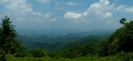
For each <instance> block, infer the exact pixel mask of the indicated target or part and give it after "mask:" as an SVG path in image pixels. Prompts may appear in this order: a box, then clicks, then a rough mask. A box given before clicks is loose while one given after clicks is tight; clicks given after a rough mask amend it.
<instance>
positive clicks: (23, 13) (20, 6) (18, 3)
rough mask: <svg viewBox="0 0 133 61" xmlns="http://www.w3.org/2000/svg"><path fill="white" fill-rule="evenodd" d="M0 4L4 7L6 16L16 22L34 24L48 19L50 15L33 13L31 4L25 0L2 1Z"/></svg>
mask: <svg viewBox="0 0 133 61" xmlns="http://www.w3.org/2000/svg"><path fill="white" fill-rule="evenodd" d="M43 1H44V0H43ZM1 4H3V5H4V6H5V9H6V11H7V13H8V15H9V16H10V17H12V18H13V19H14V20H16V21H26V22H28V21H29V22H35V21H46V20H49V19H50V15H51V14H49V13H46V14H42V13H41V12H37V11H34V10H33V9H32V4H30V3H27V0H2V3H1ZM6 15H7V14H6Z"/></svg>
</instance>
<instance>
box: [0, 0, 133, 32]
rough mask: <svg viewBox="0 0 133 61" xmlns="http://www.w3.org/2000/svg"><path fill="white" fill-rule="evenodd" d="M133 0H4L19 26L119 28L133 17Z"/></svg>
mask: <svg viewBox="0 0 133 61" xmlns="http://www.w3.org/2000/svg"><path fill="white" fill-rule="evenodd" d="M132 3H133V0H0V19H2V18H3V17H4V16H5V15H8V16H9V17H10V18H11V21H12V22H13V24H14V25H16V27H15V28H16V29H19V30H26V29H27V30H84V31H85V30H96V29H117V28H119V27H121V26H122V25H121V24H119V20H120V19H121V18H123V17H125V18H127V21H129V20H131V19H133V4H132Z"/></svg>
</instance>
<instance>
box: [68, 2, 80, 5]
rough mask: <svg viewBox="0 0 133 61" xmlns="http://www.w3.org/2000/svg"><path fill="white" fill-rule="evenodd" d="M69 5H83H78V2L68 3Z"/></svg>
mask: <svg viewBox="0 0 133 61" xmlns="http://www.w3.org/2000/svg"><path fill="white" fill-rule="evenodd" d="M66 4H67V5H81V3H76V2H67V3H66Z"/></svg>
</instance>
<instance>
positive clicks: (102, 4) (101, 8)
mask: <svg viewBox="0 0 133 61" xmlns="http://www.w3.org/2000/svg"><path fill="white" fill-rule="evenodd" d="M109 3H110V2H109V1H108V0H99V2H96V3H93V4H91V5H90V7H89V8H88V9H87V10H86V11H84V12H82V13H76V12H70V11H68V12H66V14H64V19H71V20H74V19H83V18H84V19H85V17H87V18H95V19H96V18H102V19H107V18H110V17H112V16H113V14H112V13H111V10H112V9H113V7H114V4H111V5H110V4H109Z"/></svg>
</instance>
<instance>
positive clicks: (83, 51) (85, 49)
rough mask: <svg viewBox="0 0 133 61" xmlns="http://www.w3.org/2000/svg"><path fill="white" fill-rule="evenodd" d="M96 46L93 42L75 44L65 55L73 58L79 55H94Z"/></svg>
mask: <svg viewBox="0 0 133 61" xmlns="http://www.w3.org/2000/svg"><path fill="white" fill-rule="evenodd" d="M96 48H97V46H96V44H94V43H91V42H90V43H87V44H83V45H75V46H72V47H71V48H70V49H69V50H68V51H67V52H66V57H68V58H75V57H81V56H91V55H96V52H97V50H96Z"/></svg>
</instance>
